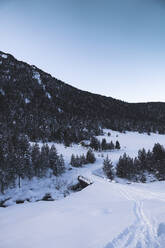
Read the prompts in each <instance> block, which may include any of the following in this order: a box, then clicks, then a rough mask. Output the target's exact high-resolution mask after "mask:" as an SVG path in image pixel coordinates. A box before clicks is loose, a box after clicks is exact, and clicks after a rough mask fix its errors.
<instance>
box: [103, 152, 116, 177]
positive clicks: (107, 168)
mask: <svg viewBox="0 0 165 248" xmlns="http://www.w3.org/2000/svg"><path fill="white" fill-rule="evenodd" d="M103 171H104V173H105V174H106V175H107V177H108V178H109V179H111V180H112V179H113V178H114V175H113V165H112V162H111V160H110V159H109V158H108V155H107V157H106V159H104V162H103Z"/></svg>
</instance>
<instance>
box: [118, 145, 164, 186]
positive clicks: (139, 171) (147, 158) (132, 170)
mask: <svg viewBox="0 0 165 248" xmlns="http://www.w3.org/2000/svg"><path fill="white" fill-rule="evenodd" d="M148 173H149V174H153V175H154V176H155V177H156V178H157V179H158V180H164V179H165V149H164V147H163V146H162V145H160V144H159V143H157V144H155V145H154V147H153V149H152V151H150V150H149V151H148V152H146V150H145V149H144V148H143V149H142V150H139V152H138V156H137V157H135V158H134V159H133V158H130V157H129V156H128V155H126V154H124V155H123V156H122V157H120V159H119V161H118V163H117V167H116V175H117V176H118V177H121V178H127V179H129V180H134V181H139V180H140V181H143V182H145V181H146V175H147V174H148Z"/></svg>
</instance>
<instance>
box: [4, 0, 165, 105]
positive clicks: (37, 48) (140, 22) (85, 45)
mask: <svg viewBox="0 0 165 248" xmlns="http://www.w3.org/2000/svg"><path fill="white" fill-rule="evenodd" d="M0 50H1V51H3V52H6V53H11V54H12V55H14V56H15V57H16V58H17V59H19V60H23V61H25V62H27V63H30V64H33V65H36V66H37V67H39V68H41V69H42V70H44V71H46V72H48V73H50V74H52V76H54V77H56V78H58V79H61V80H62V81H64V82H66V83H69V84H71V85H72V86H75V87H77V88H79V89H82V90H86V91H90V92H93V93H97V94H102V95H106V96H111V97H114V98H117V99H121V100H124V101H128V102H147V101H164V102H165V93H164V92H165V0H0Z"/></svg>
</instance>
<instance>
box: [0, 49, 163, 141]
mask: <svg viewBox="0 0 165 248" xmlns="http://www.w3.org/2000/svg"><path fill="white" fill-rule="evenodd" d="M142 92H143V89H142ZM102 128H111V129H113V130H118V131H125V130H134V131H139V132H144V131H147V132H150V131H153V132H156V131H158V132H159V133H165V103H161V102H154V103H153V102H150V103H127V102H123V101H120V100H116V99H113V98H112V97H105V96H101V95H98V94H92V93H89V92H86V91H82V90H79V89H77V88H74V87H72V86H70V85H68V84H66V83H64V82H62V81H60V80H58V79H56V78H54V77H52V76H51V75H50V74H48V73H45V72H44V71H42V70H40V69H39V68H37V67H36V66H33V65H29V64H27V63H25V62H22V61H18V60H17V59H15V58H14V57H13V56H12V55H10V54H6V53H3V52H0V134H3V135H4V134H7V133H8V134H12V133H15V134H17V133H24V134H27V135H28V136H29V138H30V140H33V141H37V140H43V141H54V140H56V141H60V142H63V141H65V143H66V144H69V143H70V142H73V141H74V142H78V141H80V140H82V139H87V138H89V137H91V136H92V135H97V134H99V133H100V132H101V129H102Z"/></svg>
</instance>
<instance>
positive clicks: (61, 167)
mask: <svg viewBox="0 0 165 248" xmlns="http://www.w3.org/2000/svg"><path fill="white" fill-rule="evenodd" d="M64 171H65V162H64V158H63V156H62V154H61V155H60V156H59V158H58V162H57V176H59V175H61V174H62V173H64Z"/></svg>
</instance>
